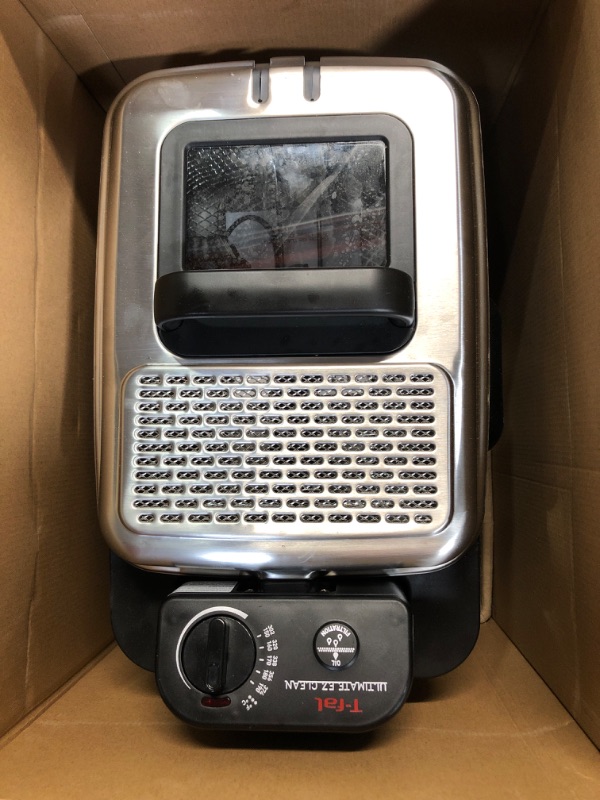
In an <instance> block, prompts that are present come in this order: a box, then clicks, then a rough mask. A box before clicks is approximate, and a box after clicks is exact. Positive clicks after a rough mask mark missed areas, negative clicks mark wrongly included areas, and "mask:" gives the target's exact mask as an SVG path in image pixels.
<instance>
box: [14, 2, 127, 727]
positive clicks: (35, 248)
mask: <svg viewBox="0 0 600 800" xmlns="http://www.w3.org/2000/svg"><path fill="white" fill-rule="evenodd" d="M0 89H1V96H2V103H1V104H0V141H1V142H2V146H1V147H0V179H1V182H2V191H1V192H0V242H1V243H2V245H1V247H0V275H1V281H2V290H1V291H0V319H1V324H2V347H1V348H0V375H1V376H2V379H1V381H0V409H1V418H2V449H1V453H2V455H1V459H0V520H1V548H2V557H1V558H0V587H1V591H0V733H1V732H2V731H4V730H5V729H7V728H8V727H9V726H10V725H12V724H13V723H15V722H16V721H17V720H19V719H20V718H21V717H22V716H23V715H24V714H25V713H26V712H27V711H28V710H29V709H31V708H32V707H34V706H35V705H37V704H38V703H39V702H40V701H41V700H43V699H44V698H45V697H47V696H48V695H49V694H50V693H51V692H53V691H54V690H55V689H57V688H58V687H59V686H60V685H61V684H62V683H63V682H64V681H65V680H66V679H68V678H69V677H70V676H71V675H72V674H73V673H74V672H75V671H77V670H78V669H80V668H81V667H82V666H83V665H84V664H85V663H86V662H87V661H88V660H89V659H90V658H91V657H92V656H93V655H95V654H96V653H97V652H98V651H99V650H100V649H101V648H102V647H104V646H105V645H106V643H107V642H108V641H109V640H110V636H111V634H110V631H109V625H108V611H107V605H108V603H107V580H106V579H107V569H106V565H107V556H106V553H105V551H104V548H103V546H102V544H101V538H100V534H99V532H98V526H97V522H96V513H95V500H94V473H93V450H92V440H91V431H92V417H91V411H92V404H91V397H92V368H91V365H92V320H93V286H94V248H95V218H96V206H97V190H98V167H99V147H100V137H101V132H102V122H103V114H102V112H101V110H100V108H99V107H98V106H97V105H96V103H95V101H93V100H92V99H91V98H90V96H89V95H88V94H87V92H86V91H85V90H84V89H83V87H82V86H81V84H80V82H79V81H78V80H77V78H76V76H75V74H74V73H73V71H72V70H71V68H70V67H69V66H67V64H66V63H65V61H64V60H63V58H62V57H61V56H60V55H59V54H58V52H57V51H56V49H55V47H54V46H53V45H52V44H51V43H50V42H49V40H48V39H47V37H46V35H45V34H43V33H42V32H41V31H40V29H39V28H38V26H37V25H36V24H35V23H34V21H33V20H32V19H31V17H30V16H29V15H28V14H27V13H26V12H25V11H24V10H23V7H22V6H21V5H20V3H19V2H18V0H2V3H1V4H0Z"/></svg>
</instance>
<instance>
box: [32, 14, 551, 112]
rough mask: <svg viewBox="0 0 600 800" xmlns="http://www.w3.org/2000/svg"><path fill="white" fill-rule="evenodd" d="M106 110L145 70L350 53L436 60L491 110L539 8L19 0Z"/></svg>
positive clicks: (502, 92)
mask: <svg viewBox="0 0 600 800" xmlns="http://www.w3.org/2000/svg"><path fill="white" fill-rule="evenodd" d="M22 2H23V5H24V6H25V7H26V8H27V9H28V10H29V11H30V13H31V14H32V16H33V17H34V18H35V19H36V21H37V22H38V24H39V25H40V26H41V27H42V29H43V30H44V31H46V33H47V34H48V36H50V38H51V39H52V40H53V41H54V43H55V44H56V46H57V47H58V49H59V50H60V51H61V52H62V53H63V55H64V56H65V58H66V59H67V61H68V62H69V63H70V64H71V66H72V67H73V68H74V69H75V71H76V72H77V73H78V74H79V75H80V76H81V77H82V79H83V81H84V82H85V83H86V85H87V86H88V87H89V88H90V90H91V91H92V93H93V94H94V96H95V97H96V98H97V99H98V100H99V102H101V103H102V104H103V105H104V107H105V108H107V107H108V104H109V102H110V100H111V99H112V98H113V97H114V96H115V94H116V92H117V91H118V89H120V88H122V86H123V85H124V84H125V83H128V82H129V81H131V80H133V79H134V78H137V77H138V76H139V75H142V74H143V73H144V72H148V71H149V70H152V69H164V68H166V67H175V66H184V65H188V64H196V63H209V62H211V61H227V60H239V59H240V58H248V57H252V58H256V59H257V60H258V61H266V60H268V59H269V58H270V57H271V56H277V55H294V54H297V55H304V56H307V57H311V58H314V57H317V58H318V57H319V56H320V55H335V54H354V55H374V56H395V57H398V56H403V57H420V58H428V59H433V60H436V61H439V62H440V63H442V64H444V65H445V66H447V67H450V68H451V69H454V70H455V71H456V72H458V74H460V75H461V76H462V77H463V78H464V80H466V81H467V82H468V83H470V84H471V86H473V88H474V89H475V90H476V91H477V94H478V97H479V100H480V102H481V103H482V106H483V107H484V111H485V114H486V116H488V117H490V118H492V117H494V116H495V115H496V113H497V111H498V110H499V108H500V106H501V104H502V101H503V99H504V96H505V92H506V90H507V88H508V86H509V84H510V81H511V78H512V75H513V73H514V70H515V66H516V64H517V63H518V61H519V59H520V57H521V55H522V54H523V52H524V49H525V47H526V46H527V44H528V42H529V38H530V36H531V32H532V29H533V26H534V23H535V20H536V18H537V14H538V12H539V9H540V8H541V7H543V6H544V5H546V3H547V0H520V2H518V3H506V2H501V3H496V4H495V5H494V6H490V4H489V3H482V2H481V1H480V0H467V2H465V0H444V2H442V3H440V2H435V3H431V2H429V0H413V1H412V2H409V3H406V2H405V3H389V2H387V0H372V2H370V3H368V4H366V3H349V2H346V0H330V2H327V3H322V2H315V0H304V2H297V3H292V4H290V3H289V2H287V0H263V2H236V0H205V2H202V3H198V2H190V0H170V1H169V0H130V2H128V3H123V2H121V0H100V1H99V0H78V2H76V3H73V2H72V0H22Z"/></svg>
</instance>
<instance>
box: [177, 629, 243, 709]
mask: <svg viewBox="0 0 600 800" xmlns="http://www.w3.org/2000/svg"><path fill="white" fill-rule="evenodd" d="M255 660H256V648H255V646H254V639H253V638H252V634H251V633H250V631H249V630H248V628H247V627H246V626H245V625H244V623H243V622H240V621H239V620H238V619H235V618H234V617H229V616H225V615H223V616H216V617H209V618H208V619H204V620H202V621H201V622H199V623H198V624H197V625H195V626H194V627H193V628H192V630H191V631H190V632H189V634H188V635H187V637H186V639H185V642H184V643H183V649H182V653H181V663H182V666H183V671H184V672H185V674H186V676H187V679H188V680H189V682H190V683H191V684H192V685H193V686H195V687H196V689H199V690H200V691H201V692H205V693H206V694H211V695H222V694H227V693H228V692H233V691H234V690H235V689H237V688H238V687H239V686H241V685H242V684H243V683H245V682H246V681H247V680H248V678H249V677H250V674H251V673H252V669H253V667H254V662H255Z"/></svg>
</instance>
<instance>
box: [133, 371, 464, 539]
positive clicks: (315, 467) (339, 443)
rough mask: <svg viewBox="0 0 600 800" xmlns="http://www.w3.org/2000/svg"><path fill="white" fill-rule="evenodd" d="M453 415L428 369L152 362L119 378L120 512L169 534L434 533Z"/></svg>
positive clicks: (442, 382) (440, 377)
mask: <svg viewBox="0 0 600 800" xmlns="http://www.w3.org/2000/svg"><path fill="white" fill-rule="evenodd" d="M449 419H450V407H449V387H448V381H447V378H446V377H445V375H444V373H443V372H441V371H440V370H439V369H437V368H434V367H432V366H428V365H417V366H415V365H410V366H405V367H403V366H398V365H393V366H390V365H388V366H385V367H363V368H356V367H354V368H348V367H347V366H346V367H339V368H332V367H328V368H327V369H316V368H315V367H314V366H311V367H297V366H296V367H294V368H287V369H281V368H273V367H266V368H254V369H250V368H242V369H233V368H231V369H230V368H227V369H221V368H219V369H216V368H213V369H210V368H183V367H180V368H170V367H169V368H167V367H148V368H145V369H142V370H138V371H136V372H134V373H132V374H130V376H129V377H128V379H127V381H126V384H125V391H124V408H123V429H122V430H123V436H122V482H121V485H122V496H121V514H122V517H123V520H124V521H125V523H126V524H127V525H128V527H129V528H131V529H132V530H134V531H136V532H139V533H144V534H153V533H154V534H160V535H173V536H181V535H185V536H190V535H194V534H195V535H198V536H203V537H206V536H214V537H219V536H223V535H232V534H236V535H243V534H248V535H251V536H254V537H257V536H261V535H264V536H269V537H273V536H286V535H287V536H290V535H291V536H304V535H311V534H314V535H319V536H323V535H332V536H333V535H335V534H336V533H342V532H343V534H344V535H345V536H347V535H354V534H356V535H361V536H365V535H377V536H381V535H382V534H384V535H385V534H389V535H398V533H406V534H431V533H432V532H433V531H435V530H438V529H439V528H440V527H442V526H443V525H444V524H445V522H446V521H447V518H448V514H449V495H448V491H449V490H448V487H449V463H450V458H449V441H448V440H449V436H448V425H449Z"/></svg>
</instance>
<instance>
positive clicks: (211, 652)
mask: <svg viewBox="0 0 600 800" xmlns="http://www.w3.org/2000/svg"><path fill="white" fill-rule="evenodd" d="M156 680H157V684H158V688H159V690H160V693H161V695H162V697H163V699H164V700H165V702H166V703H167V705H168V706H169V707H170V708H171V710H172V711H173V712H174V713H175V714H177V715H178V716H179V717H181V718H182V719H184V720H185V721H186V722H189V723H192V724H194V725H197V726H200V727H202V728H207V729H211V728H212V729H238V730H250V729H251V730H261V729H262V730H298V731H311V730H315V731H317V730H321V731H327V730H331V731H341V730H348V731H352V730H354V731H361V730H368V729H370V728H373V727H375V726H376V725H377V724H379V723H381V722H383V721H384V720H385V719H387V718H388V717H390V716H391V715H392V714H394V713H395V712H396V711H398V709H399V708H400V706H401V705H402V703H403V702H404V700H405V698H406V695H407V692H408V689H409V688H410V681H411V618H410V613H409V610H408V606H407V603H406V601H405V598H404V597H403V595H402V593H401V592H400V590H399V589H398V587H397V586H396V585H395V584H393V583H392V582H388V581H380V582H376V583H374V584H373V585H369V586H367V585H366V586H365V587H364V589H363V590H362V591H359V592H356V593H352V592H348V593H345V592H344V590H343V589H342V590H341V591H340V590H338V591H337V592H322V593H309V592H305V593H290V594H289V595H286V594H280V593H277V594H269V593H268V590H267V591H266V592H253V593H251V592H243V593H242V592H240V593H238V592H231V593H227V594H220V593H206V592H205V591H199V590H198V589H197V588H196V587H195V585H194V584H184V585H183V586H181V587H180V588H179V589H178V590H177V591H176V592H174V593H173V594H171V595H170V596H169V597H168V598H167V600H166V601H165V603H164V604H163V606H162V609H161V614H160V623H159V635H158V647H157V660H156Z"/></svg>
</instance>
